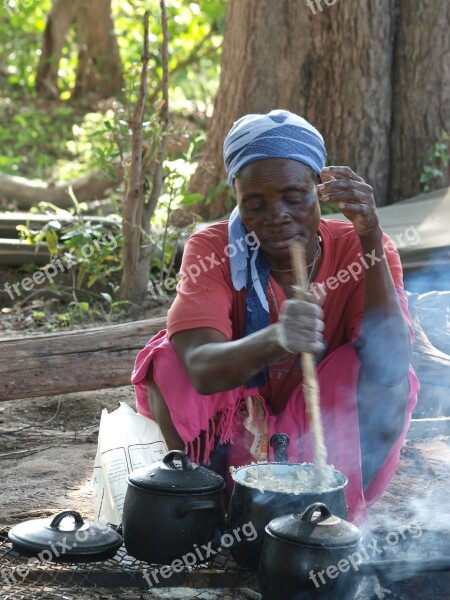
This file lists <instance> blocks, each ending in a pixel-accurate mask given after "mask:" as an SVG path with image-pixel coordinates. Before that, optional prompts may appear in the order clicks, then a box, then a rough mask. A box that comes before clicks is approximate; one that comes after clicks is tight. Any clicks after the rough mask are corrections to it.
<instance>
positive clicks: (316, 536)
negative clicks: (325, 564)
mask: <svg viewBox="0 0 450 600" xmlns="http://www.w3.org/2000/svg"><path fill="white" fill-rule="evenodd" d="M266 531H267V533H268V534H269V535H272V536H273V537H277V538H279V539H282V540H286V541H288V542H291V543H294V544H297V545H301V546H308V547H309V548H342V547H347V546H356V545H358V544H359V543H360V542H361V539H362V536H361V532H360V530H359V529H358V528H357V527H356V526H355V525H352V524H351V523H349V522H348V521H344V520H343V519H340V518H339V517H336V516H335V515H332V514H331V512H330V510H329V508H328V507H327V506H326V504H323V503H322V502H314V504H311V505H310V506H308V508H307V509H306V510H305V511H304V512H303V513H301V514H291V515H285V516H283V517H277V518H276V519H273V520H272V521H270V523H269V524H268V525H267V527H266Z"/></svg>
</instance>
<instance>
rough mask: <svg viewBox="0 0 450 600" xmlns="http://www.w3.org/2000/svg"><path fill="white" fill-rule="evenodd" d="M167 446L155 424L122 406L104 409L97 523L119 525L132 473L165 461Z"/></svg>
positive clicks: (96, 496)
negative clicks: (115, 408) (109, 409)
mask: <svg viewBox="0 0 450 600" xmlns="http://www.w3.org/2000/svg"><path fill="white" fill-rule="evenodd" d="M166 452H167V446H166V443H165V441H164V438H163V436H162V433H161V430H160V428H159V426H158V424H157V423H155V421H151V420H150V419H147V418H146V417H143V416H142V415H139V414H137V413H136V412H135V411H134V410H133V409H132V408H131V407H130V406H128V404H125V403H124V402H121V403H120V406H119V408H118V409H117V410H115V411H113V412H112V413H108V411H107V410H106V408H105V409H103V411H102V415H101V419H100V429H99V433H98V447H97V455H96V457H95V462H94V476H93V480H92V491H93V497H94V507H95V520H96V521H98V522H99V523H104V524H106V523H111V524H113V525H119V524H120V523H121V521H122V512H123V503H124V499H125V492H126V491H127V482H126V477H127V475H128V474H129V473H131V471H134V470H135V469H138V468H139V467H143V466H146V465H150V464H151V463H153V462H155V461H158V460H161V459H162V457H163V456H164V455H165V454H166Z"/></svg>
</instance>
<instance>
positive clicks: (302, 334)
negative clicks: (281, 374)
mask: <svg viewBox="0 0 450 600" xmlns="http://www.w3.org/2000/svg"><path fill="white" fill-rule="evenodd" d="M276 327H277V335H278V342H279V344H280V346H281V347H282V348H283V349H284V350H286V351H287V352H291V353H293V354H297V353H299V352H311V353H313V354H315V353H319V352H323V350H324V348H325V346H324V343H323V337H322V332H323V330H324V329H325V324H324V322H323V311H322V309H321V308H320V306H318V305H317V304H316V303H315V302H314V300H313V296H312V295H311V294H306V293H305V300H294V299H291V300H286V301H285V302H284V303H283V306H282V307H281V310H280V318H279V320H278V322H277V323H276Z"/></svg>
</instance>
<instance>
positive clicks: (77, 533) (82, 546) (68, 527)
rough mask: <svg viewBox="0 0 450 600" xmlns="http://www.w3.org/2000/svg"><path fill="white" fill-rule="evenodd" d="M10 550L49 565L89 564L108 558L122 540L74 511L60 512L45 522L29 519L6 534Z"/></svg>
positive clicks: (113, 532) (109, 529) (108, 528)
mask: <svg viewBox="0 0 450 600" xmlns="http://www.w3.org/2000/svg"><path fill="white" fill-rule="evenodd" d="M8 537H9V539H10V540H11V542H12V545H13V548H14V550H16V552H18V553H19V554H21V555H22V556H38V557H40V558H41V559H42V560H45V562H47V561H51V562H91V561H100V560H107V559H108V558H112V557H113V556H114V555H115V554H116V552H117V550H118V549H119V548H120V546H121V545H122V537H121V536H120V535H119V534H118V533H117V531H115V530H114V529H112V528H111V527H107V526H105V525H100V524H99V523H92V522H91V521H84V519H83V517H82V516H81V515H80V514H79V513H78V512H76V511H75V510H64V511H62V512H60V513H58V514H57V515H56V516H55V517H51V518H49V519H32V520H30V521H25V522H24V523H19V525H15V526H14V527H13V528H12V529H11V531H10V532H9V533H8Z"/></svg>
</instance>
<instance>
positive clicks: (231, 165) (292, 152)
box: [223, 110, 327, 189]
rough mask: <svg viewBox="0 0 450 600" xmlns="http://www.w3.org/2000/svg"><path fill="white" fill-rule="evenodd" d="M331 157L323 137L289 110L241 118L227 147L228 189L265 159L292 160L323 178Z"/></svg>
mask: <svg viewBox="0 0 450 600" xmlns="http://www.w3.org/2000/svg"><path fill="white" fill-rule="evenodd" d="M326 157H327V153H326V150H325V144H324V141H323V137H322V136H321V134H320V133H319V132H318V131H317V129H316V128H315V127H313V126H312V125H311V124H310V123H308V121H306V120H305V119H303V118H302V117H299V116H298V115H294V114H293V113H291V112H289V111H287V110H272V111H271V112H270V113H269V114H267V115H260V114H252V115H246V116H245V117H241V118H240V119H239V120H238V121H236V122H235V123H234V125H233V127H232V128H231V129H230V132H229V133H228V135H227V137H226V138H225V141H224V144H223V158H224V161H225V166H226V169H227V178H228V185H229V186H230V187H231V188H232V189H234V178H235V176H236V174H237V173H239V171H240V170H241V169H243V168H244V167H245V166H247V165H249V164H250V163H252V162H255V161H257V160H262V159H264V158H290V159H292V160H296V161H298V162H301V163H303V164H305V165H308V167H311V169H312V170H313V171H314V172H315V173H317V174H319V173H320V171H321V170H322V169H323V167H324V166H325V161H326Z"/></svg>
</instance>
